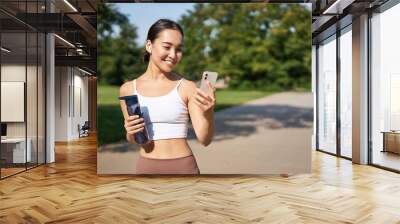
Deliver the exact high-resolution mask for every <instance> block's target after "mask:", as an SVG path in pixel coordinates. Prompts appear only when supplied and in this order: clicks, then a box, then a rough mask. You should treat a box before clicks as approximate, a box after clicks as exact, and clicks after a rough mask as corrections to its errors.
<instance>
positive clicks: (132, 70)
mask: <svg viewBox="0 0 400 224" xmlns="http://www.w3.org/2000/svg"><path fill="white" fill-rule="evenodd" d="M97 20H98V32H97V33H98V34H97V39H98V57H97V63H98V64H97V67H98V69H97V70H98V72H97V74H98V79H99V82H100V83H108V84H114V85H120V84H122V83H123V82H124V80H127V79H131V78H132V77H133V76H135V75H137V74H141V73H143V70H144V69H145V65H144V64H143V63H142V59H141V56H140V55H141V48H139V47H138V46H137V45H136V43H135V39H136V37H137V33H136V30H137V28H136V27H135V26H134V25H133V24H130V23H129V20H128V18H127V16H125V15H123V14H121V13H120V12H118V10H117V9H116V7H115V6H114V5H113V4H99V9H98V18H97ZM115 26H118V27H119V33H115V32H114V30H115Z"/></svg>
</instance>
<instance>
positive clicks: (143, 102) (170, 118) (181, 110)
mask: <svg viewBox="0 0 400 224" xmlns="http://www.w3.org/2000/svg"><path fill="white" fill-rule="evenodd" d="M182 80H183V78H182V79H180V80H179V81H178V84H177V85H176V86H175V88H174V89H173V90H172V91H171V92H169V93H168V94H166V95H163V96H157V97H150V96H142V95H140V93H138V92H137V90H136V79H135V80H133V94H137V96H138V100H139V104H140V110H141V112H142V114H143V118H144V122H145V126H146V130H147V136H148V137H149V139H150V140H159V139H171V138H186V136H187V129H188V121H189V112H188V108H187V106H186V104H185V103H184V102H183V100H182V98H181V96H180V95H179V92H178V87H179V85H180V84H181V82H182Z"/></svg>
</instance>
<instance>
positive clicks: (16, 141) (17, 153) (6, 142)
mask: <svg viewBox="0 0 400 224" xmlns="http://www.w3.org/2000/svg"><path fill="white" fill-rule="evenodd" d="M26 142H27V143H28V145H27V147H26V151H25V139H24V138H7V139H2V140H1V144H2V147H3V146H6V147H7V148H8V147H11V148H12V162H13V163H25V162H31V161H32V153H31V151H32V150H31V148H32V141H31V139H30V138H28V139H27V140H26ZM25 152H26V153H25ZM25 159H27V161H25Z"/></svg>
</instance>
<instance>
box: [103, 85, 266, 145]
mask: <svg viewBox="0 0 400 224" xmlns="http://www.w3.org/2000/svg"><path fill="white" fill-rule="evenodd" d="M270 94H272V92H265V91H257V90H251V91H247V90H217V92H216V95H217V105H216V107H215V111H219V110H222V109H225V108H229V107H232V106H236V105H240V104H243V103H245V102H247V101H250V100H253V99H257V98H260V97H264V96H267V95H270ZM118 96H119V87H118V86H104V85H99V86H98V88H97V100H98V108H97V111H98V128H99V132H98V140H99V145H104V144H108V143H114V142H119V141H121V140H124V139H125V129H124V118H123V116H122V112H121V109H120V106H119V100H118Z"/></svg>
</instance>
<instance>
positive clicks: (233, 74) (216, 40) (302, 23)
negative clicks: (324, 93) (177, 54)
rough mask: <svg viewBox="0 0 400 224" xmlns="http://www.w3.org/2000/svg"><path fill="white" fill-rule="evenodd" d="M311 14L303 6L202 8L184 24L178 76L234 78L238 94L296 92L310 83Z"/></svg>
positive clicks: (200, 5)
mask: <svg viewBox="0 0 400 224" xmlns="http://www.w3.org/2000/svg"><path fill="white" fill-rule="evenodd" d="M310 15H311V13H310V11H309V10H308V9H307V8H306V7H304V6H303V5H300V4H259V3H257V4H256V3H248V4H197V5H195V8H194V9H193V10H192V11H189V12H188V13H187V14H186V15H184V16H183V17H182V18H181V20H180V21H179V23H180V24H181V25H182V26H183V28H184V32H185V52H184V58H183V60H182V63H181V64H180V65H179V67H178V70H179V72H181V73H182V74H186V75H187V76H188V77H190V78H193V79H196V80H197V79H199V76H200V74H201V72H202V71H204V70H215V71H218V72H219V73H220V75H221V77H227V76H229V78H230V86H231V87H232V88H245V89H251V88H258V89H293V88H298V87H307V86H308V85H309V82H310V64H311V63H310V62H311V59H310V58H311V57H310V51H311V43H310V40H311V32H310V23H311V17H310Z"/></svg>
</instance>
